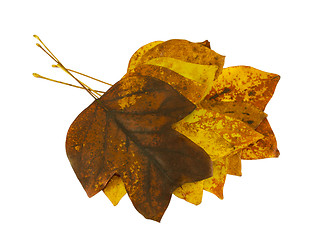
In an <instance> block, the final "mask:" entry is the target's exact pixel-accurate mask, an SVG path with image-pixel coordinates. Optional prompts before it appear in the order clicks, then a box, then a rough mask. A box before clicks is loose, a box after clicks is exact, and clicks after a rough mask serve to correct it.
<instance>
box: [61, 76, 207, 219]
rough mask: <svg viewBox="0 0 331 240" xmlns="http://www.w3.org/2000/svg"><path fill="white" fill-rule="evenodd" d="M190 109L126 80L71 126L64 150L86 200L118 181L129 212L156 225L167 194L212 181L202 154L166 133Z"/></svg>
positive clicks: (164, 88)
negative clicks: (132, 208) (133, 210)
mask: <svg viewBox="0 0 331 240" xmlns="http://www.w3.org/2000/svg"><path fill="white" fill-rule="evenodd" d="M194 108H195V106H194V105H193V104H192V103H190V102H189V101H188V100H187V99H185V98H184V97H183V96H182V95H180V94H178V93H177V92H176V91H175V90H174V89H173V88H172V87H171V86H170V85H168V84H166V83H164V82H163V81H160V80H158V79H155V78H152V77H149V76H141V75H134V74H132V75H127V76H126V77H125V78H123V79H122V80H121V81H119V82H118V83H116V84H115V85H114V86H113V87H112V88H110V89H109V90H108V91H107V92H106V93H105V94H104V95H103V96H102V97H101V98H99V99H98V100H96V101H94V102H93V103H92V104H91V105H90V106H89V107H88V108H86V109H85V110H84V111H83V112H82V113H81V114H80V115H79V116H78V117H77V118H76V120H75V121H74V122H73V123H72V125H71V126H70V129H69V131H68V135H67V141H66V150H67V155H68V158H69V160H70V163H71V165H72V167H73V169H74V171H75V173H76V175H77V177H78V179H79V180H80V182H81V183H82V185H83V187H84V189H85V191H86V192H87V194H88V196H90V197H91V196H93V195H94V194H96V193H97V192H99V191H100V190H102V189H104V188H105V186H106V184H107V183H108V182H109V180H110V179H111V177H112V176H114V175H115V174H116V175H119V176H120V177H121V179H122V180H123V182H124V185H125V188H126V190H127V192H128V194H129V197H130V199H131V201H132V203H133V205H134V206H135V208H136V209H137V210H138V211H139V212H140V213H141V214H143V215H144V216H145V217H146V218H149V219H153V220H156V221H160V219H161V217H162V215H163V213H164V211H165V210H166V208H167V206H168V204H169V201H170V198H171V194H172V192H173V191H174V190H175V189H176V188H177V187H179V186H181V185H183V184H184V183H187V182H195V181H199V180H202V179H205V178H208V177H210V176H211V175H212V170H211V169H212V167H211V163H210V160H209V157H208V155H207V154H206V153H205V151H204V150H203V149H202V148H200V147H199V146H197V145H196V144H194V143H193V142H192V141H190V140H189V139H188V138H187V137H185V136H184V135H182V134H180V133H178V132H176V131H175V130H173V129H171V124H173V123H175V122H177V121H179V120H180V119H182V118H183V117H184V116H186V115H187V114H188V113H190V112H191V111H192V110H193V109H194Z"/></svg>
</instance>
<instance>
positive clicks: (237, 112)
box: [201, 99, 267, 129]
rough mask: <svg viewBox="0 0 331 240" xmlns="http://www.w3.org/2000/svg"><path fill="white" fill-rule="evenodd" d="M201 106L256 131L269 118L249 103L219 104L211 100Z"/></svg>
mask: <svg viewBox="0 0 331 240" xmlns="http://www.w3.org/2000/svg"><path fill="white" fill-rule="evenodd" d="M201 106H202V107H204V108H206V109H209V110H212V111H215V112H218V113H221V114H224V115H226V116H229V117H232V118H236V119H238V120H240V121H242V122H244V123H247V124H248V125H249V126H250V127H252V128H254V129H256V128H257V127H258V126H259V125H260V123H261V122H262V121H263V120H264V119H265V118H266V117H267V114H265V113H264V112H263V111H262V110H260V109H258V108H257V107H255V106H254V105H252V104H250V103H248V102H219V101H215V100H210V99H204V100H203V101H202V102H201Z"/></svg>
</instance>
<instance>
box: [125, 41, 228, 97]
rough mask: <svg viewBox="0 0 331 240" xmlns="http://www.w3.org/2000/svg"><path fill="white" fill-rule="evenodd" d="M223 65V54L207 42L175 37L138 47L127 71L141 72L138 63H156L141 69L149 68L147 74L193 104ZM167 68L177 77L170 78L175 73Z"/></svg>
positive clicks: (209, 85)
mask: <svg viewBox="0 0 331 240" xmlns="http://www.w3.org/2000/svg"><path fill="white" fill-rule="evenodd" d="M206 46H207V47H206ZM136 56H139V57H136ZM223 64H224V56H221V55H219V54H218V53H216V52H214V51H213V50H211V49H210V48H208V41H205V42H203V43H192V42H189V41H186V40H179V39H175V40H169V41H166V42H163V43H159V42H157V44H151V45H145V46H144V47H142V48H140V49H138V51H137V52H136V53H135V54H134V56H133V59H131V60H130V63H129V67H128V70H129V72H130V71H137V72H141V71H142V70H141V68H139V66H141V65H152V66H155V67H154V68H153V67H150V69H147V68H143V69H144V71H149V74H151V75H150V76H154V77H156V76H157V77H158V78H159V79H161V80H163V81H165V82H167V83H169V84H170V85H172V86H173V87H174V88H175V89H176V90H177V91H179V92H180V93H181V94H183V95H184V96H185V97H186V98H187V99H189V100H190V101H192V102H193V103H198V102H200V101H201V99H202V98H203V97H204V96H206V94H207V93H208V92H209V91H210V89H211V87H212V84H213V81H214V80H215V79H216V78H217V77H218V75H219V74H220V73H221V71H222V68H223ZM157 67H158V68H157ZM169 70H171V71H173V72H175V73H177V77H175V78H173V77H172V76H171V75H176V74H175V73H172V74H171V73H170V72H169ZM165 71H166V72H167V73H166V74H164V72H165ZM178 75H181V76H180V77H179V76H178Z"/></svg>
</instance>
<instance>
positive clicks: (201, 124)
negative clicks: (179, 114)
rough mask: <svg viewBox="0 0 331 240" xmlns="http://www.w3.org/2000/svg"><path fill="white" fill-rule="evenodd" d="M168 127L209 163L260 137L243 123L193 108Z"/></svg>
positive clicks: (216, 113)
mask: <svg viewBox="0 0 331 240" xmlns="http://www.w3.org/2000/svg"><path fill="white" fill-rule="evenodd" d="M172 127H173V128H174V129H175V130H176V131H178V132H180V133H182V134H183V135H185V136H186V137H188V138H189V139H191V140H192V141H193V142H195V143H196V144H198V145H199V146H201V147H202V148H203V149H204V150H205V151H206V152H207V153H208V154H209V156H210V158H211V160H212V161H215V160H218V159H220V158H223V157H225V156H227V155H229V154H231V153H233V152H234V151H238V150H239V149H242V148H245V147H247V146H248V145H249V144H251V143H254V142H256V141H257V140H259V139H261V138H263V135H261V134H259V133H258V132H256V131H255V130H254V129H253V128H251V127H250V126H249V125H248V124H246V123H244V122H242V121H240V120H237V119H235V118H232V117H228V116H226V115H224V114H220V113H218V112H214V111H212V110H209V109H203V108H197V109H196V110H194V111H193V112H192V113H191V114H189V115H188V116H186V117H185V118H184V119H182V120H181V121H179V122H177V123H175V124H174V125H173V126H172Z"/></svg>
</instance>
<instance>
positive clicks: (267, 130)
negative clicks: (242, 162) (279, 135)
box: [241, 119, 279, 160]
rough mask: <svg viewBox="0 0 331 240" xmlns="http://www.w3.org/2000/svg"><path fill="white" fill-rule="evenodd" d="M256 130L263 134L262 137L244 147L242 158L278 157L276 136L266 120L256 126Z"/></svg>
mask: <svg viewBox="0 0 331 240" xmlns="http://www.w3.org/2000/svg"><path fill="white" fill-rule="evenodd" d="M256 131H257V132H259V133H261V134H263V135H264V138H262V139H260V140H258V141H257V142H256V143H253V144H252V145H250V146H248V147H247V148H244V149H243V150H242V155H241V157H242V159H247V160H253V159H262V158H275V157H278V156H279V150H278V149H277V142H276V137H275V134H274V132H273V131H272V129H271V127H270V124H269V122H268V120H267V119H265V120H264V121H263V122H262V123H261V124H260V126H258V128H256Z"/></svg>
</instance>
